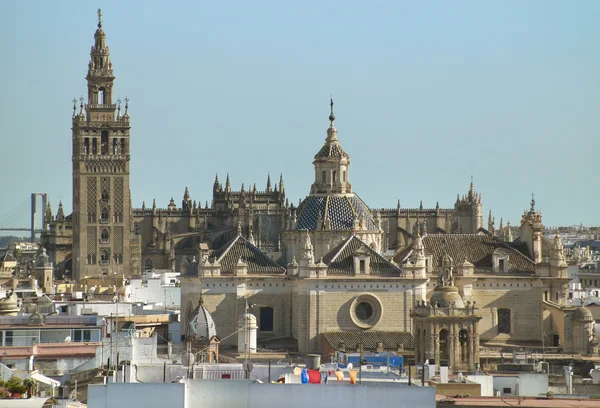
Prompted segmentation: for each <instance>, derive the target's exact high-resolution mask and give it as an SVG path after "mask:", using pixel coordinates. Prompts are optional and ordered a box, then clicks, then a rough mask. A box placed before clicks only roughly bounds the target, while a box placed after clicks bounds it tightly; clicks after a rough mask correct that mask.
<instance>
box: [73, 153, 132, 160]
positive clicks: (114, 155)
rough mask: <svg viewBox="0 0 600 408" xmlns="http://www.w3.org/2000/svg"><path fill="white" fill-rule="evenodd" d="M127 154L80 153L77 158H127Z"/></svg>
mask: <svg viewBox="0 0 600 408" xmlns="http://www.w3.org/2000/svg"><path fill="white" fill-rule="evenodd" d="M128 157H129V155H127V154H97V153H91V154H80V155H79V160H83V161H85V160H127V158H128Z"/></svg>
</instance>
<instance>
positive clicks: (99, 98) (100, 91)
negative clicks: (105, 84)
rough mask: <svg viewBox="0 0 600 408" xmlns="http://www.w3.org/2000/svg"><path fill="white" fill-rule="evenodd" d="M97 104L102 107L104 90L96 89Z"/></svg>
mask: <svg viewBox="0 0 600 408" xmlns="http://www.w3.org/2000/svg"><path fill="white" fill-rule="evenodd" d="M98 104H99V105H104V88H100V89H98Z"/></svg>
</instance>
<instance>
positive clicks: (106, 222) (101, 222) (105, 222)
mask: <svg viewBox="0 0 600 408" xmlns="http://www.w3.org/2000/svg"><path fill="white" fill-rule="evenodd" d="M109 222H110V220H109V219H108V218H100V224H108V223H109Z"/></svg>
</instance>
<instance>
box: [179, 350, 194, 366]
mask: <svg viewBox="0 0 600 408" xmlns="http://www.w3.org/2000/svg"><path fill="white" fill-rule="evenodd" d="M181 360H182V361H181V362H182V363H183V365H184V366H185V367H191V366H193V365H194V363H195V362H196V358H195V356H194V354H192V353H185V354H184V355H183V357H182V359H181Z"/></svg>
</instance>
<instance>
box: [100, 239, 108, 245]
mask: <svg viewBox="0 0 600 408" xmlns="http://www.w3.org/2000/svg"><path fill="white" fill-rule="evenodd" d="M108 242H109V240H108V238H107V239H102V238H100V243H101V244H108Z"/></svg>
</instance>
